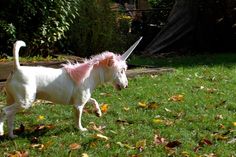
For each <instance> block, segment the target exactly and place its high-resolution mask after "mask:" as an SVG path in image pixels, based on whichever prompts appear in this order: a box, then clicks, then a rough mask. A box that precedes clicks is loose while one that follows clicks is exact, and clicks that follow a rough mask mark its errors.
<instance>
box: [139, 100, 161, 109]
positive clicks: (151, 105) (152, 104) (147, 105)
mask: <svg viewBox="0 0 236 157" xmlns="http://www.w3.org/2000/svg"><path fill="white" fill-rule="evenodd" d="M138 106H139V107H140V108H144V109H151V110H155V109H157V108H158V103H156V102H149V103H144V102H139V103H138Z"/></svg>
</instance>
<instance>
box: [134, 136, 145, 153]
mask: <svg viewBox="0 0 236 157" xmlns="http://www.w3.org/2000/svg"><path fill="white" fill-rule="evenodd" d="M135 146H136V148H137V149H138V150H139V152H142V151H143V150H144V149H145V147H146V139H145V140H140V141H138V142H137V143H136V145H135Z"/></svg>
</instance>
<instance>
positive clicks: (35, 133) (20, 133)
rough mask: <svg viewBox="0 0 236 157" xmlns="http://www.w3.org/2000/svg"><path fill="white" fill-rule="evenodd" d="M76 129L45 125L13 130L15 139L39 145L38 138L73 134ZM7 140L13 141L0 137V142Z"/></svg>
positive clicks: (21, 126)
mask: <svg viewBox="0 0 236 157" xmlns="http://www.w3.org/2000/svg"><path fill="white" fill-rule="evenodd" d="M77 130H78V129H77V128H75V127H69V126H68V127H65V128H56V126H54V125H51V124H49V125H45V124H39V125H34V126H31V127H29V128H28V129H25V127H24V125H23V124H21V125H20V127H19V128H17V129H15V130H14V134H15V135H17V138H25V139H28V140H29V141H30V143H32V144H33V143H40V140H39V139H40V137H42V136H46V137H49V136H59V135H61V134H63V133H64V132H74V131H77ZM8 140H14V139H12V138H10V137H8V135H7V134H5V135H4V136H0V142H4V141H8Z"/></svg>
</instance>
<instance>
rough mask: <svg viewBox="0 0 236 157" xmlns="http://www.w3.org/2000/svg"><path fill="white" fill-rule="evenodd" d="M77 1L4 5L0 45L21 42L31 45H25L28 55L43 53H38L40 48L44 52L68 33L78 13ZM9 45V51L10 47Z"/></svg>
mask: <svg viewBox="0 0 236 157" xmlns="http://www.w3.org/2000/svg"><path fill="white" fill-rule="evenodd" d="M78 1H79V0H69V1H68V0H54V1H51V0H47V1H41V0H34V1H31V0H21V1H17V3H16V2H15V1H13V0H11V1H6V2H5V3H4V4H3V5H2V6H1V12H0V19H1V20H0V28H1V34H3V35H1V37H0V38H1V41H11V40H13V39H14V40H15V39H23V40H24V41H26V43H30V45H27V50H28V54H29V53H30V52H35V53H37V54H39V53H43V52H41V50H39V48H42V45H43V47H44V48H45V49H44V50H46V51H47V49H50V48H52V47H53V46H54V44H55V42H56V41H58V40H60V39H61V38H62V37H64V33H65V32H66V31H67V30H69V26H70V24H71V23H72V22H73V21H72V20H73V19H74V18H75V17H76V16H77V13H78V12H77V10H78ZM9 25H10V26H12V27H10V28H11V29H10V30H9V29H7V27H8V26H9ZM9 44H10V45H9V46H10V47H12V43H9ZM10 52H11V51H10Z"/></svg>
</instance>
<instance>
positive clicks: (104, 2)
mask: <svg viewBox="0 0 236 157" xmlns="http://www.w3.org/2000/svg"><path fill="white" fill-rule="evenodd" d="M78 13H79V17H77V18H76V22H75V23H74V24H73V25H72V28H71V30H70V31H69V32H68V34H67V36H68V38H67V45H70V49H72V51H75V52H76V53H77V54H78V55H80V56H85V55H86V56H89V55H91V54H96V53H100V52H101V51H104V50H107V49H108V48H109V47H111V45H113V44H114V42H113V41H115V40H116V39H115V38H116V31H115V29H116V28H115V27H116V26H115V21H116V20H115V15H114V13H113V12H112V11H111V9H110V0H98V1H96V0H87V1H80V3H79V9H78Z"/></svg>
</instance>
